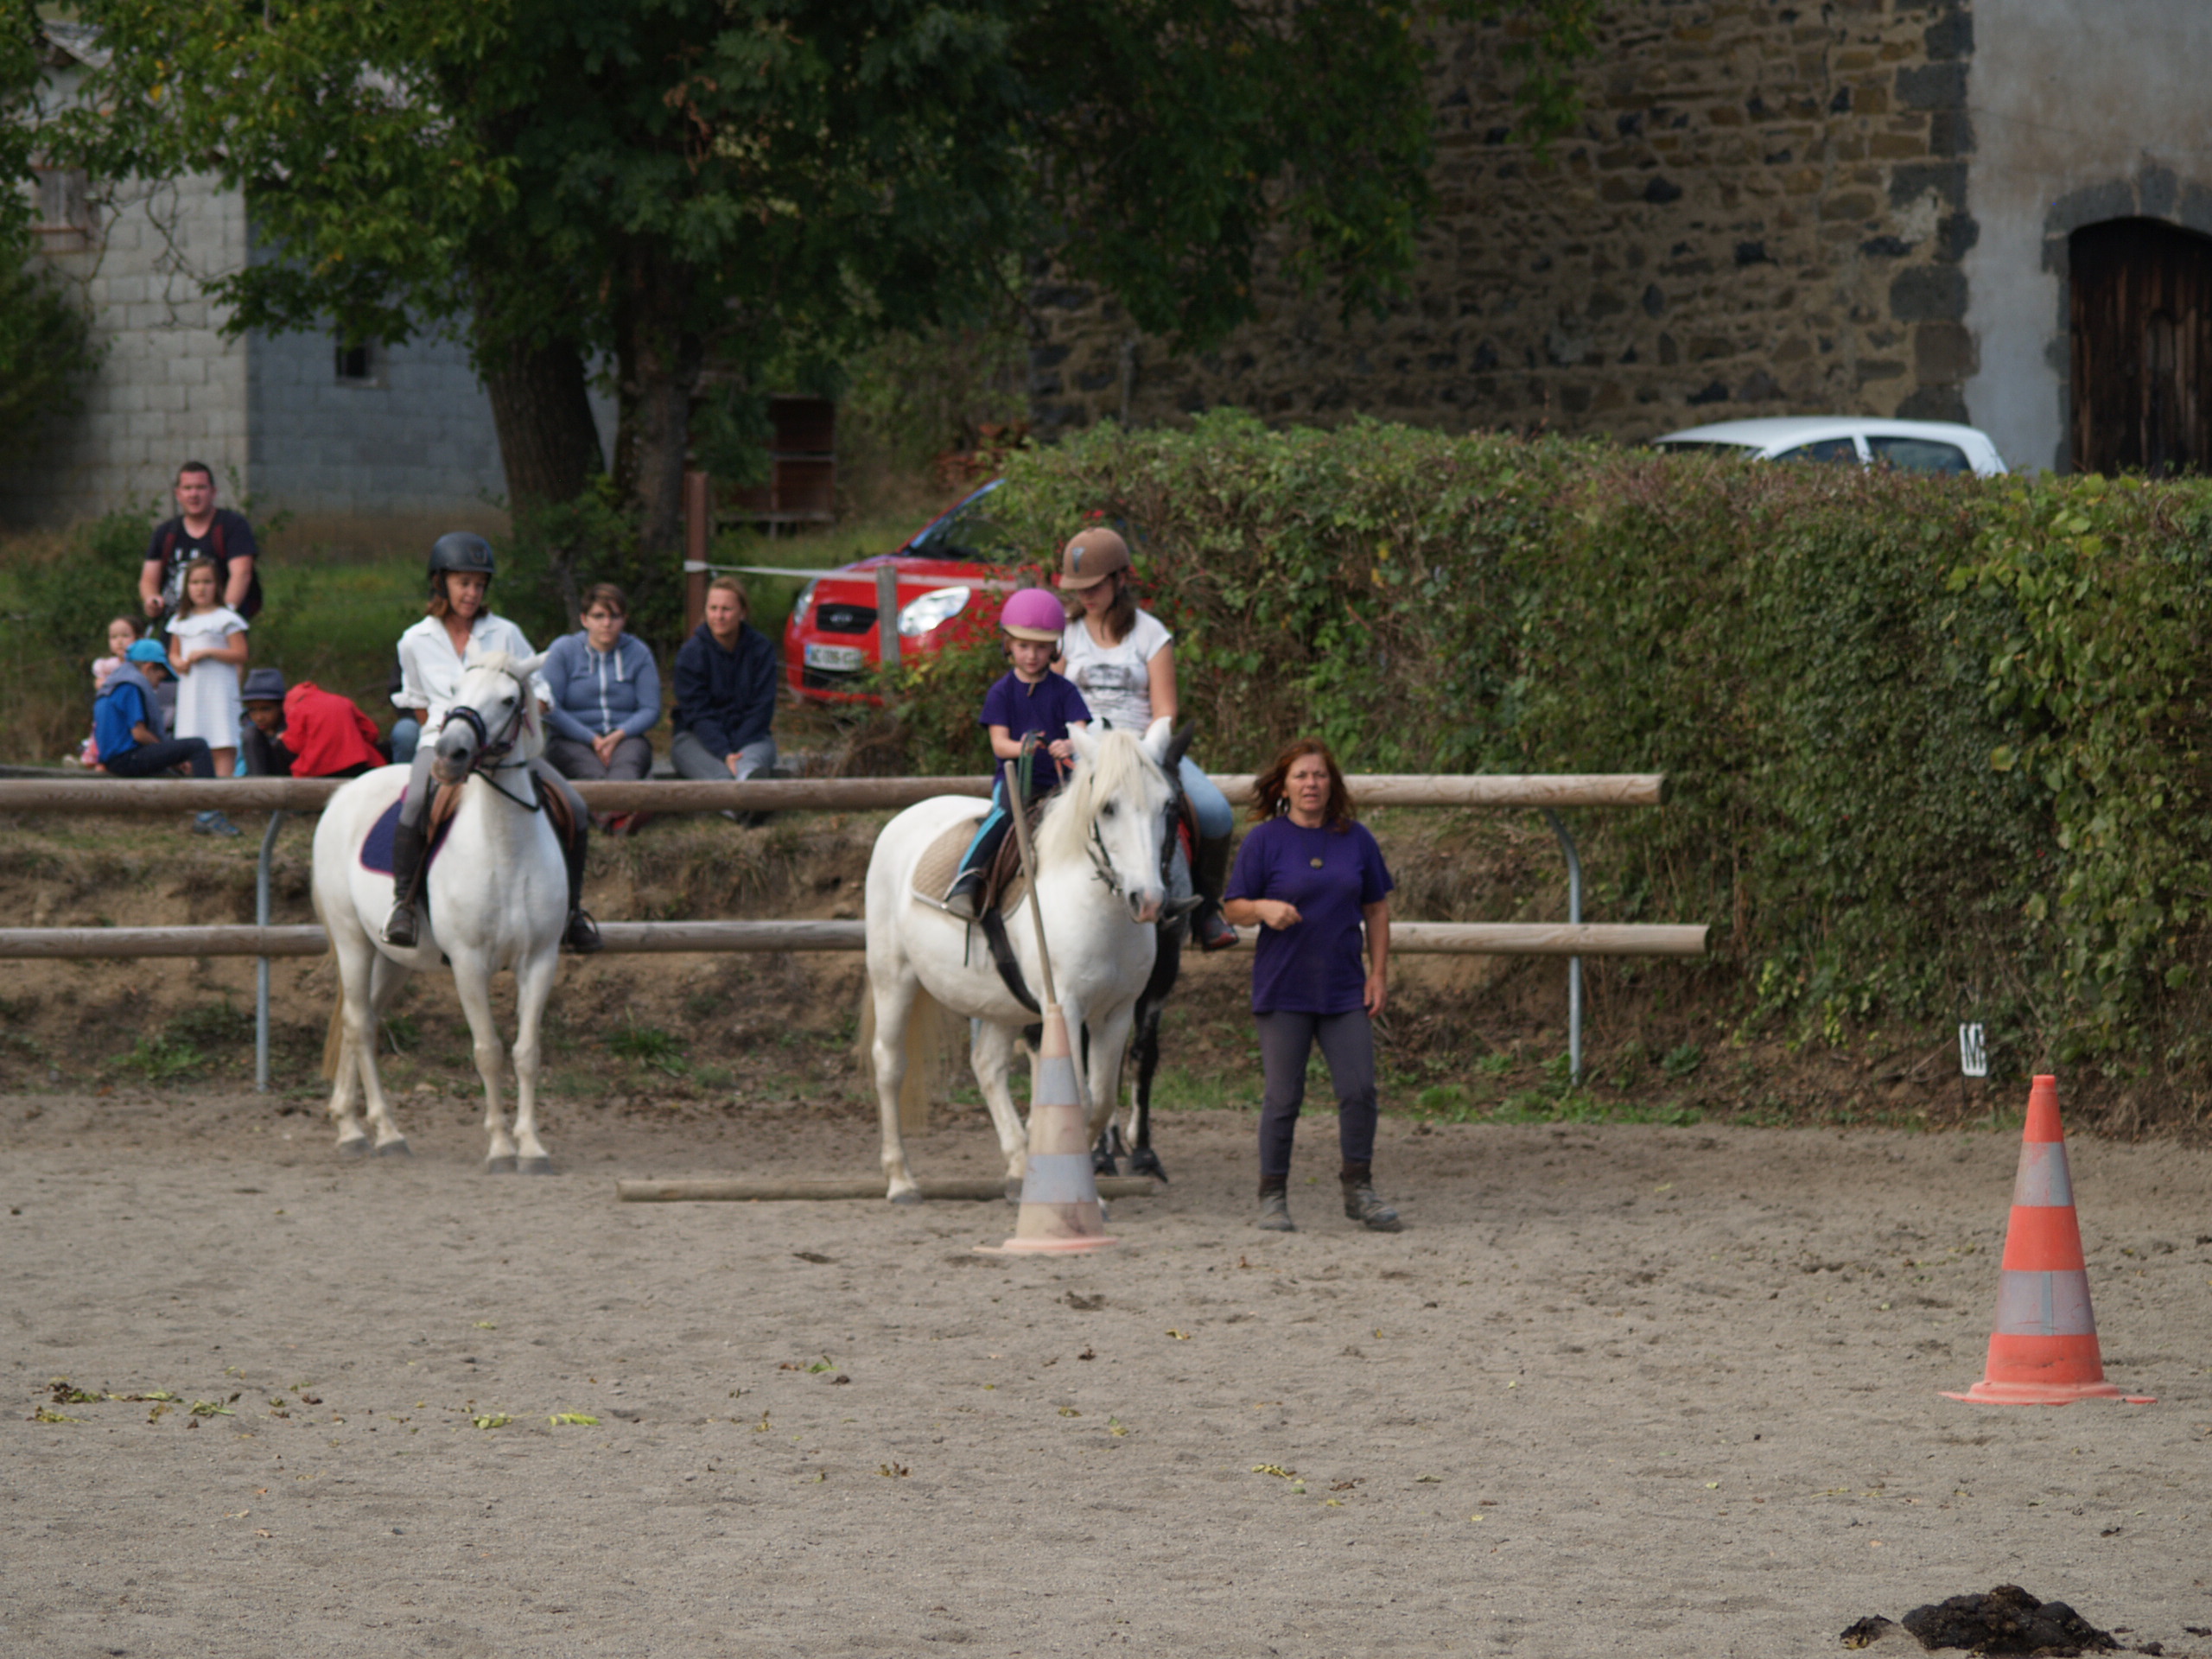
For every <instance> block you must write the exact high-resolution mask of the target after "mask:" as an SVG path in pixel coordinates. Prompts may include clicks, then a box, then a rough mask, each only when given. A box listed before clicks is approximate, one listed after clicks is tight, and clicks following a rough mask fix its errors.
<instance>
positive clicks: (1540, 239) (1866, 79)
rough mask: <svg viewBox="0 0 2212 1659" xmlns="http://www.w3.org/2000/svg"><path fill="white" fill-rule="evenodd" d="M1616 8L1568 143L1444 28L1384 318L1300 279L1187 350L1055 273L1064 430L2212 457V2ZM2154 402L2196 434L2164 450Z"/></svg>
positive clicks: (1049, 401) (1477, 32) (1727, 1)
mask: <svg viewBox="0 0 2212 1659" xmlns="http://www.w3.org/2000/svg"><path fill="white" fill-rule="evenodd" d="M1604 16H1605V27H1604V33H1603V38H1602V43H1601V48H1600V51H1599V54H1598V56H1597V57H1596V59H1595V60H1593V61H1592V63H1591V65H1590V66H1589V67H1588V68H1587V70H1586V75H1585V81H1586V106H1585V118H1584V120H1583V121H1582V123H1581V124H1580V127H1579V128H1578V130H1576V131H1574V132H1573V133H1572V134H1570V135H1568V136H1567V137H1564V138H1561V139H1560V140H1558V141H1556V142H1555V143H1554V144H1553V146H1552V148H1551V150H1550V152H1549V154H1548V156H1541V155H1539V154H1537V153H1535V151H1534V150H1532V149H1531V148H1530V147H1529V145H1527V144H1525V143H1522V142H1519V141H1518V140H1516V138H1515V137H1513V135H1512V131H1511V124H1512V120H1513V110H1512V106H1511V102H1510V80H1509V79H1508V76H1507V75H1506V73H1504V71H1503V68H1502V67H1501V48H1502V46H1503V41H1504V35H1503V31H1502V30H1501V29H1497V28H1495V27H1492V28H1471V29H1465V30H1463V31H1459V32H1458V33H1455V34H1452V35H1448V36H1447V37H1446V38H1445V39H1444V40H1443V41H1441V43H1440V45H1441V49H1440V53H1439V58H1438V62H1437V65H1436V67H1435V70H1434V73H1433V77H1432V80H1431V84H1430V88H1429V95H1430V99H1431V101H1432V103H1433V107H1434V110H1435V112H1436V122H1437V152H1438V153H1437V159H1436V163H1435V167H1434V169H1433V182H1434V185H1435V188H1436V193H1437V197H1438V211H1437V213H1435V215H1434V217H1433V219H1431V221H1430V222H1429V224H1428V226H1427V229H1426V231H1425V232H1424V235H1423V237H1422V241H1421V255H1420V264H1419V268H1418V270H1417V271H1416V272H1415V274H1414V278H1413V282H1412V285H1411V289H1410V291H1409V292H1408V295H1407V296H1405V297H1404V298H1403V299H1402V301H1400V302H1398V303H1396V304H1395V305H1394V306H1393V307H1392V308H1391V309H1390V311H1389V314H1388V315H1385V316H1383V317H1381V318H1373V317H1369V316H1364V315H1360V316H1355V317H1353V318H1352V319H1351V320H1350V321H1348V322H1347V321H1344V320H1342V319H1340V318H1339V316H1338V313H1337V310H1336V308H1335V306H1334V304H1333V302H1332V300H1331V298H1330V297H1329V296H1325V295H1313V296H1301V295H1300V294H1299V293H1298V292H1296V291H1295V289H1294V288H1293V287H1292V286H1291V285H1290V284H1289V283H1287V282H1285V281H1283V280H1282V279H1281V277H1280V276H1279V275H1275V276H1271V277H1269V278H1268V281H1267V283H1265V285H1264V287H1263V289H1262V303H1261V315H1260V317H1259V319H1258V320H1257V321H1255V322H1254V323H1252V324H1250V325H1249V326H1248V327H1244V328H1243V329H1240V330H1239V331H1238V332H1237V333H1236V334H1235V335H1233V336H1232V337H1231V338H1230V340H1228V341H1227V342H1226V343H1225V344H1224V345H1223V346H1221V347H1220V348H1219V349H1217V350H1215V351H1212V352H1209V353H1204V354H1199V355H1192V356H1186V357H1178V356H1175V355H1173V354H1172V353H1169V352H1168V351H1167V350H1166V347H1165V346H1164V345H1163V344H1162V343H1161V342H1160V341H1159V340H1153V339H1148V338H1145V337H1142V336H1141V335H1139V334H1137V333H1136V332H1135V331H1134V330H1133V329H1132V328H1131V327H1129V326H1128V322H1127V320H1126V319H1125V318H1123V317H1122V316H1121V315H1118V313H1117V311H1116V308H1115V307H1114V306H1113V305H1112V304H1111V303H1110V302H1107V301H1105V300H1103V299H1102V298H1101V297H1100V296H1097V295H1096V294H1094V293H1092V292H1090V291H1089V290H1087V289H1084V288H1082V287H1080V286H1079V285H1074V284H1067V283H1048V284H1045V285H1042V286H1040V287H1039V289H1038V290H1037V292H1036V294H1035V295H1034V296H1033V325H1032V355H1031V367H1032V377H1031V396H1032V402H1033V418H1034V422H1035V424H1036V425H1037V427H1038V429H1039V430H1040V432H1042V433H1046V434H1050V433H1053V432H1058V431H1065V430H1066V429H1070V428H1072V427H1077V426H1081V425H1084V424H1086V423H1090V422H1091V421H1095V420H1098V419H1101V418H1103V417H1107V416H1114V417H1116V418H1121V419H1124V420H1130V421H1135V422H1138V423H1147V422H1154V421H1161V420H1173V419H1176V418H1179V417H1182V416H1187V415H1188V414H1190V413H1192V412H1193V411H1196V410H1202V409H1205V408H1207V407H1210V406H1213V405H1217V404H1236V405H1238V406H1241V407H1243V408H1247V409H1250V410H1255V412H1257V413H1259V414H1260V415H1262V416H1263V417H1265V418H1266V419H1268V420H1269V421H1271V422H1276V423H1293V422H1319V423H1330V422H1336V421H1341V420H1344V419H1346V418H1349V417H1351V416H1355V415H1370V416H1376V417H1378V418H1383V419H1389V420H1398V421H1406V422H1410V423H1414V424H1418V425H1423V426H1430V427H1438V428H1443V429H1452V430H1465V429H1477V428H1493V427H1501V426H1506V427H1516V428H1527V427H1533V426H1538V425H1543V426H1548V427H1550V428H1553V429H1560V430H1565V431H1568V432H1575V433H1595V434H1607V435H1613V436H1616V437H1618V438H1621V439H1624V440H1630V441H1633V440H1638V439H1643V438H1648V437H1651V436H1654V435H1657V434H1660V433H1662V432H1666V431H1669V430H1672V429H1676V428H1680V427H1683V426H1689V425H1695V424H1700V423H1705V422H1708V421H1717V420H1724V419H1730V418H1737V417H1742V416H1754V415H1779V414H1815V413H1856V414H1872V415H1884V416H1910V417H1917V418H1923V419H1938V420H1964V421H1968V422H1971V423H1974V424H1976V425H1980V426H1982V427H1984V428H1986V429H1988V430H1989V431H1990V432H1991V433H1992V434H1993V435H1994V436H1995V437H1996V439H1997V441H1998V446H1999V449H2000V451H2001V452H2002V453H2003V454H2005V456H2006V458H2007V460H2008V461H2010V462H2011V463H2012V465H2013V466H2015V467H2031V468H2032V467H2061V468H2063V467H2068V466H2069V465H2071V464H2073V462H2074V461H2075V454H2076V451H2077V450H2078V451H2081V452H2082V454H2084V455H2085V457H2086V458H2087V459H2088V461H2090V462H2091V463H2092V464H2098V465H2107V464H2114V463H2115V458H2116V460H2117V461H2118V462H2120V463H2124V462H2125V461H2126V456H2127V454H2129V453H2130V452H2129V450H2128V448H2127V445H2126V442H2123V437H2124V435H2123V434H2122V432H2121V429H2122V428H2123V427H2126V426H2127V425H2128V423H2131V422H2132V423H2133V425H2134V428H2135V429H2137V430H2136V435H2135V438H2134V439H2133V442H2134V446H2135V449H2136V450H2138V451H2140V452H2141V453H2140V454H2139V457H2138V459H2137V460H2136V461H2135V462H2134V464H2139V465H2152V466H2158V465H2196V466H2198V467H2208V466H2212V453H2207V452H2206V451H2207V450H2208V449H2212V437H2206V436H2204V435H2202V434H2203V433H2204V432H2205V430H2206V429H2208V428H2212V422H2207V421H2205V420H2202V419H2201V418H2196V416H2193V415H2192V413H2191V411H2199V412H2201V411H2202V409H2203V407H2204V405H2205V404H2206V401H2207V391H2208V388H2207V387H2206V386H2204V385H2202V384H2201V382H2200V379H2199V378H2198V376H2197V374H2196V370H2195V365H2196V364H2197V363H2199V362H2202V363H2203V364H2205V365H2208V368H2207V372H2208V373H2212V333H2209V332H2208V331H2212V265H2209V264H2207V261H2206V258H2205V255H2206V251H2207V250H2212V242H2208V241H2207V240H2205V238H2204V236H2203V234H2202V233H2204V232H2212V154H2208V153H2207V147H2206V146H2205V145H2204V143H2203V142H2202V134H2203V132H2204V130H2205V127H2206V118H2205V114H2204V109H2205V106H2204V103H2203V99H2202V95H2201V93H2200V92H2197V91H2196V88H2195V87H2194V86H2192V85H2191V84H2190V82H2191V81H2192V80H2193V79H2194V75H2195V73H2196V66H2198V65H2200V64H2202V63H2203V62H2205V61H2207V57H2206V48H2208V47H2212V7H2205V6H2203V5H2202V4H2200V3H2195V0H2111V3H2107V4H2105V5H2101V6H2099V7H2097V8H2094V10H2084V9H2082V8H2081V7H2079V6H2076V5H2073V4H2070V3H2068V0H1973V3H1966V0H1827V3H1785V4H1776V3H1765V0H1613V3H1612V4H1611V5H1610V6H1609V7H1608V8H1607V9H1606V10H1605V14H1604ZM2114 226H2119V228H2118V229H2117V230H2115V229H2113V227H2114ZM2100 236H2103V237H2104V238H2105V243H2106V245H2107V251H2106V252H2105V253H2104V254H2103V255H2102V256H2101V258H2102V263H2101V264H2100V263H2098V259H2099V256H2098V253H2097V250H2098V248H2099V246H2100V243H2099V240H2098V238H2099V237H2100ZM2084 261H2086V262H2087V263H2082V262H2084ZM2077 264H2080V268H2081V270H2082V272H2083V273H2084V275H2083V278H2082V284H2081V286H2082V289H2083V292H2081V293H2077V292H2076V291H2075V289H2076V286H2077V284H2076V283H2075V271H2076V266H2077ZM2099 273H2102V274H2099ZM2200 282H2202V285H2203V286H2204V288H2205V289H2206V291H2207V294H2208V303H2206V304H2205V305H2204V306H2202V308H2199V307H2197V306H2196V302H2195V300H2194V298H2193V296H2194V295H2195V294H2196V291H2197V286H2198V284H2199V283H2200ZM2099 284H2101V286H2099ZM2092 288H2094V289H2095V290H2096V292H2097V293H2099V294H2104V295H2105V296H2106V297H2105V299H2104V300H2103V301H2097V300H2095V299H2094V296H2089V298H2088V299H2087V300H2085V295H2086V294H2088V289H2092ZM2107 290H2108V291H2107ZM2161 308H2163V310H2162V309H2161ZM2077 314H2079V315H2077ZM2162 329H2163V330H2164V333H2161V332H2160V331H2161V330H2162ZM2093 381H2094V385H2092V384H2091V383H2092V382H2093ZM2077 382H2078V383H2080V384H2078V385H2077ZM2098 388H2101V390H2099V389H2098ZM2131 399H2132V400H2133V402H2132V403H2131V401H2130V400H2131ZM2162 399H2163V404H2162V403H2161V400H2162ZM2167 405H2171V406H2172V408H2171V409H2169V411H2168V415H2167V416H2159V415H2158V412H2157V411H2158V408H2160V407H2164V406H2167ZM2161 419H2164V420H2165V421H2166V424H2167V426H2168V427H2171V428H2172V429H2173V430H2174V431H2175V432H2177V433H2179V434H2180V435H2179V436H2178V437H2173V438H2170V439H2168V440H2164V441H2163V442H2164V448H2161V442H2162V441H2161V440H2160V439H2159V438H2158V434H2157V432H2154V431H2153V430H2152V429H2153V428H2154V427H2157V425H2158V421H2159V420H2161ZM2161 430H2163V429H2161ZM2193 433H2194V434H2198V435H2197V436H2195V437H2192V436H2190V434H2193ZM2192 444H2194V445H2199V446H2202V448H2197V449H2196V450H2194V451H2193V452H2192V450H2191V448H2190V446H2191V445H2192ZM2177 445H2178V448H2177Z"/></svg>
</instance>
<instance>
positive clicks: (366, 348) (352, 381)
mask: <svg viewBox="0 0 2212 1659" xmlns="http://www.w3.org/2000/svg"><path fill="white" fill-rule="evenodd" d="M382 355H383V353H380V352H378V350H377V348H376V347H375V346H372V345H370V344H368V343H367V342H363V343H362V344H361V345H359V346H349V345H347V344H346V342H345V341H344V340H340V341H339V342H338V384H339V385H341V386H380V385H383V384H384V380H383V377H382V375H381V374H380V373H379V371H380V370H381V369H382V368H383V366H384V365H383V364H382V363H381V362H380V361H379V360H378V359H380V358H381V357H382Z"/></svg>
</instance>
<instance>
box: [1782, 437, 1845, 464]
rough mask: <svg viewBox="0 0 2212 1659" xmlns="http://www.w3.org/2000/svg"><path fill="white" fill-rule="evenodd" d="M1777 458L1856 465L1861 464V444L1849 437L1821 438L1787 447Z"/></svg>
mask: <svg viewBox="0 0 2212 1659" xmlns="http://www.w3.org/2000/svg"><path fill="white" fill-rule="evenodd" d="M1775 459H1776V460H1777V461H1826V462H1827V464H1828V465H1830V466H1832V467H1834V466H1840V467H1856V466H1857V465H1858V464H1859V446H1858V445H1856V444H1854V443H1853V442H1852V441H1851V440H1850V439H1849V438H1821V439H1818V440H1816V441H1815V442H1812V443H1801V444H1799V445H1798V446H1797V447H1796V448H1795V449H1785V450H1783V452H1782V453H1781V454H1778V455H1777V456H1776V457H1775Z"/></svg>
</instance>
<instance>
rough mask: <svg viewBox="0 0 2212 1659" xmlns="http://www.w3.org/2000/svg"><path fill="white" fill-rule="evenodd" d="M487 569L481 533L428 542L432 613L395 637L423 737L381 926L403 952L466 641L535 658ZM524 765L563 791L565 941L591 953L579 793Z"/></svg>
mask: <svg viewBox="0 0 2212 1659" xmlns="http://www.w3.org/2000/svg"><path fill="white" fill-rule="evenodd" d="M492 575H493V560H492V544H491V543H489V542H487V541H486V540H485V539H484V538H483V537H481V536H471V535H469V534H467V532H465V531H454V532H453V533H452V534H450V535H446V536H441V537H438V539H437V541H436V542H435V543H433V544H432V546H431V548H430V602H429V605H428V606H426V607H424V608H425V609H426V610H428V612H429V615H427V616H425V617H424V618H423V620H421V621H420V622H417V623H416V625H415V626H413V627H411V628H410V629H408V630H407V632H404V633H403V634H401V635H400V636H399V672H400V690H399V694H398V696H396V697H394V698H393V701H394V702H397V704H399V706H400V707H402V708H403V709H416V710H418V711H419V712H418V715H417V716H416V717H417V718H418V719H419V720H420V721H422V725H423V742H422V743H421V744H420V745H419V746H418V747H416V751H415V760H414V764H413V767H412V770H411V771H410V772H409V773H408V777H407V794H406V798H404V800H403V801H402V802H401V804H400V808H399V823H398V827H397V830H396V831H395V833H394V834H393V836H392V841H391V887H392V906H391V920H389V921H387V922H386V923H385V925H384V938H385V944H395V945H399V946H401V947H403V948H405V947H408V946H411V945H413V944H415V942H416V916H415V895H416V889H417V888H418V887H420V886H421V885H422V875H423V847H424V842H423V814H424V813H425V812H426V811H427V810H429V804H430V792H431V779H430V766H431V763H432V762H433V761H434V760H436V758H437V744H436V742H435V738H436V735H437V729H438V728H439V726H440V725H442V723H443V722H444V721H445V717H446V713H447V711H448V709H451V708H452V707H453V704H454V698H455V697H457V696H459V695H460V694H461V675H462V673H463V671H464V670H465V666H466V661H467V656H468V652H469V649H470V647H471V646H474V648H475V649H476V650H477V651H479V652H501V651H503V652H506V653H507V655H508V656H510V657H512V658H514V659H515V660H516V661H517V662H522V661H524V660H525V659H527V658H530V657H532V656H534V655H536V653H535V652H532V651H531V648H530V641H529V640H528V639H524V637H523V632H522V630H521V629H520V628H518V627H517V626H515V625H514V624H513V623H512V622H510V621H508V620H506V618H505V617H503V616H494V615H493V613H491V611H490V610H489V609H488V608H486V603H485V595H486V592H487V591H488V590H489V589H490V588H491V586H492ZM531 690H532V691H533V692H534V693H535V694H536V695H537V697H538V700H539V701H540V702H548V701H550V698H548V697H547V696H546V691H545V683H544V681H543V679H542V678H540V677H537V676H536V675H532V676H531ZM530 768H531V772H532V773H533V774H534V775H535V776H536V777H537V778H538V779H540V780H541V781H542V782H543V784H544V785H545V786H546V787H547V788H549V789H552V790H557V791H560V793H561V794H562V795H563V797H564V798H566V799H567V802H568V805H569V834H568V837H567V841H566V844H565V845H564V846H563V848H562V856H563V858H564V859H565V860H566V861H567V863H568V867H569V927H568V931H567V932H565V933H564V934H563V935H562V938H561V943H562V944H564V945H566V946H567V947H568V948H569V950H576V951H592V950H598V949H599V948H600V938H599V929H598V927H597V926H595V925H594V924H593V922H592V919H591V918H590V917H589V916H588V915H587V914H586V913H585V912H584V908H583V890H584V848H585V845H586V843H587V842H588V839H589V835H590V830H589V824H590V817H589V815H588V812H587V811H586V810H585V807H584V803H583V798H582V796H580V795H578V794H577V793H576V792H575V790H573V789H571V788H569V785H568V781H567V780H566V779H563V777H562V776H561V774H560V773H559V772H556V771H554V770H553V768H552V766H550V764H549V763H548V762H547V761H546V760H545V758H544V757H543V755H541V756H539V757H538V758H537V760H533V761H531V763H530ZM557 827H558V826H557V825H556V828H557Z"/></svg>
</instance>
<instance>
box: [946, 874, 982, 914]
mask: <svg viewBox="0 0 2212 1659" xmlns="http://www.w3.org/2000/svg"><path fill="white" fill-rule="evenodd" d="M944 907H945V908H946V909H947V910H949V911H950V912H952V913H953V914H954V915H955V916H957V917H958V918H960V919H961V920H962V921H963V922H972V921H974V920H975V919H976V918H977V917H979V916H980V915H982V909H983V872H982V870H980V869H976V870H963V871H961V872H960V874H958V875H957V876H955V877H953V879H952V886H951V887H950V889H949V890H948V891H947V892H946V893H945V895H944Z"/></svg>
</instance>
